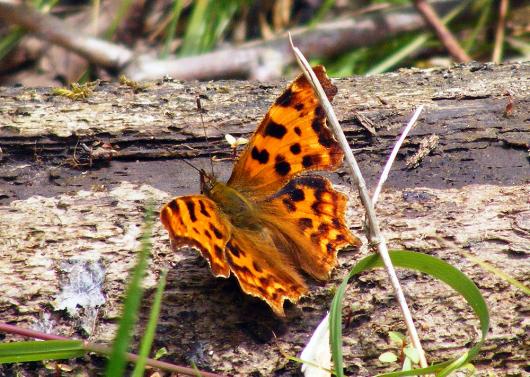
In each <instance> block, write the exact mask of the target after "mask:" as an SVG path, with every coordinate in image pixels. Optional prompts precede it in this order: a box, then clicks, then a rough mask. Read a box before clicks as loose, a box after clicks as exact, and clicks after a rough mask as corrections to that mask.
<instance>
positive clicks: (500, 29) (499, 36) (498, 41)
mask: <svg viewBox="0 0 530 377" xmlns="http://www.w3.org/2000/svg"><path fill="white" fill-rule="evenodd" d="M506 13H508V0H501V3H500V4H499V22H498V24H497V30H496V31H495V47H494V48H493V54H492V57H491V60H492V61H493V62H494V63H500V62H501V60H502V50H503V48H502V47H503V45H504V28H505V24H506Z"/></svg>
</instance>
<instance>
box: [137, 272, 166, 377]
mask: <svg viewBox="0 0 530 377" xmlns="http://www.w3.org/2000/svg"><path fill="white" fill-rule="evenodd" d="M166 277H167V270H164V271H162V273H161V274H160V280H159V282H158V286H157V288H156V292H155V297H154V299H153V306H152V308H151V313H149V322H148V323H147V328H146V330H145V333H144V337H143V339H142V344H141V345H140V353H139V355H138V360H137V361H136V366H135V367H134V371H133V374H132V376H133V377H142V376H143V375H144V368H145V364H146V360H147V357H148V356H149V352H150V351H151V346H152V344H153V339H154V337H155V333H156V325H157V323H158V316H159V315H160V308H161V306H162V296H163V294H164V288H165V287H166Z"/></svg>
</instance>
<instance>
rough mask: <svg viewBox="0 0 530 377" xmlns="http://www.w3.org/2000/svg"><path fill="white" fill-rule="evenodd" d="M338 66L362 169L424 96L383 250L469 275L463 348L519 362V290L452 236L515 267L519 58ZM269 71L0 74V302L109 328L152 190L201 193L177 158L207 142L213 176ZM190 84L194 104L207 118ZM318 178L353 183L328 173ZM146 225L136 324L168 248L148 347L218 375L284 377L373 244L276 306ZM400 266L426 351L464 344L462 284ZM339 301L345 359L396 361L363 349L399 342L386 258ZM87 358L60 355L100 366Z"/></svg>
mask: <svg viewBox="0 0 530 377" xmlns="http://www.w3.org/2000/svg"><path fill="white" fill-rule="evenodd" d="M336 84H337V86H338V88H339V93H338V95H337V97H336V98H335V103H334V105H335V110H336V112H337V114H338V116H339V119H340V120H341V122H342V125H343V127H344V129H345V132H346V134H347V137H348V139H349V141H350V142H351V145H352V148H353V149H354V151H355V154H356V156H357V157H358V159H359V162H360V165H361V168H362V169H363V172H364V174H365V176H366V178H367V181H368V184H369V186H370V187H373V186H374V184H375V182H376V181H377V179H378V176H379V174H380V171H381V170H382V165H383V164H384V162H385V161H386V158H387V156H388V154H389V153H390V150H391V147H392V145H393V143H394V141H395V139H396V137H397V135H398V134H399V132H400V129H401V128H402V125H403V124H404V122H406V120H407V118H408V117H409V116H410V114H411V112H412V111H413V109H414V108H415V107H416V106H417V105H419V104H424V105H425V106H426V108H425V111H424V113H423V114H422V116H421V118H420V122H419V124H418V125H417V127H416V128H415V130H414V131H413V132H412V136H411V137H410V139H409V141H408V143H407V144H406V145H405V146H404V148H403V149H402V151H401V152H400V155H399V159H398V161H397V162H396V165H395V167H394V169H393V172H392V173H391V176H390V179H389V182H388V184H387V185H386V189H385V190H384V192H383V195H382V197H381V199H380V201H379V204H378V214H379V216H380V219H381V222H382V228H383V229H384V234H385V236H386V237H387V239H388V242H389V245H390V246H391V247H392V248H407V249H409V250H416V251H421V252H426V253H429V254H432V255H435V256H437V257H439V258H442V259H444V260H446V261H448V262H450V263H452V264H453V265H455V266H457V267H458V268H460V269H461V270H462V271H464V272H465V273H466V274H467V275H468V276H469V277H471V278H472V279H473V280H474V281H475V282H476V284H477V285H478V287H479V288H480V289H481V291H482V293H483V294H484V296H485V298H486V300H487V302H488V305H489V308H490V311H491V319H492V325H491V331H490V337H489V340H488V341H487V343H486V345H485V347H484V350H483V352H482V353H481V354H480V355H479V356H478V358H477V360H476V366H477V368H478V370H479V373H478V375H484V376H485V375H488V373H493V374H494V375H512V376H518V375H523V374H524V373H525V372H524V371H523V368H524V365H525V364H526V356H527V355H526V354H525V352H526V351H525V349H524V342H525V341H526V335H525V331H527V329H525V326H527V324H525V318H526V317H527V316H528V308H526V307H525V305H524V299H525V298H526V296H525V295H524V293H523V292H522V291H520V290H519V289H518V288H515V287H514V286H512V285H510V284H509V283H507V282H506V281H505V280H503V279H501V278H499V276H497V275H495V274H493V273H491V272H489V271H486V270H484V269H483V268H482V267H480V266H478V265H476V264H475V263H474V262H473V261H471V260H469V259H468V258H467V257H466V254H469V255H473V256H475V257H477V258H480V259H482V260H485V261H487V262H488V263H490V264H492V265H494V266H496V267H497V268H499V269H501V270H503V271H504V272H505V273H508V274H509V275H511V276H512V277H514V278H516V279H518V280H520V281H522V282H526V283H528V280H529V269H528V262H527V255H528V251H529V250H530V208H529V197H530V195H529V194H530V187H529V185H528V182H529V179H530V174H529V171H530V170H529V160H528V148H529V146H530V121H529V119H530V106H529V105H530V64H528V63H524V64H521V63H513V64H506V65H502V66H494V65H483V64H472V65H465V66H457V67H454V68H451V69H431V70H402V71H400V72H398V73H391V74H385V75H380V76H375V77H369V78H366V77H355V78H347V79H340V80H336ZM283 85H284V83H282V84H270V85H269V84H267V85H266V84H257V83H251V82H236V81H218V82H192V83H183V82H172V81H160V82H153V83H150V84H149V85H148V86H147V88H145V90H142V91H137V92H135V91H134V90H133V89H132V88H130V87H127V86H123V85H121V86H120V85H118V84H114V83H101V84H100V85H99V86H98V87H97V88H96V90H95V92H94V93H93V94H92V95H90V96H89V97H88V98H87V99H85V100H81V101H73V100H71V99H69V98H65V97H60V96H54V95H52V94H51V90H50V89H49V88H37V89H30V88H0V113H1V114H2V115H1V117H0V148H1V150H2V153H1V155H0V158H1V165H0V258H1V260H2V263H0V286H1V287H2V294H1V296H0V313H2V318H3V320H4V321H7V322H10V323H13V324H18V325H20V326H26V327H37V328H41V329H47V331H49V332H53V333H56V334H60V335H66V336H72V337H85V338H89V339H90V340H92V341H102V342H109V341H111V339H112V336H113V332H114V330H115V325H116V319H117V318H118V317H119V315H120V302H121V301H120V300H121V298H122V294H123V289H124V285H125V282H126V279H127V272H128V270H129V269H130V268H131V266H132V265H133V264H134V261H135V250H136V249H137V247H138V237H139V235H140V230H141V226H142V216H143V211H144V208H145V205H146V203H147V201H148V199H149V198H154V199H155V201H156V203H157V205H161V204H162V203H164V202H165V201H167V200H168V199H169V198H170V197H172V196H174V195H180V194H185V193H193V192H198V174H196V172H195V171H194V170H193V169H192V168H190V167H189V166H188V165H186V164H184V163H183V162H182V159H183V158H187V159H189V160H190V161H191V162H192V163H193V164H195V165H197V166H198V167H204V168H207V169H209V161H208V159H209V156H214V157H215V158H214V161H215V162H214V168H215V170H216V172H217V173H218V175H220V176H221V177H227V176H228V175H229V174H230V170H231V164H232V161H230V157H231V155H232V151H231V149H230V147H229V146H228V145H227V144H226V142H225V141H224V134H225V133H230V134H232V135H249V134H250V133H251V132H252V131H253V130H254V128H255V127H256V124H257V123H258V121H259V120H260V118H261V117H262V116H263V115H264V114H265V112H266V110H267V108H268V106H269V105H270V103H271V102H272V101H273V100H274V98H275V97H276V96H277V95H278V94H279V93H280V92H281V88H282V87H283ZM197 96H201V98H202V107H203V108H204V109H206V110H207V112H206V113H204V114H202V119H203V121H204V126H203V124H202V120H201V116H200V115H199V114H198V112H197V110H196V97H197ZM363 126H369V127H373V128H374V129H375V131H376V135H375V136H374V135H372V134H371V133H370V132H369V131H368V130H367V127H363ZM369 127H368V128H369ZM205 133H206V134H207V136H208V137H207V139H206V138H205V136H204V135H205ZM433 135H435V136H433ZM426 138H430V140H431V143H432V144H433V145H434V146H433V147H432V148H430V150H429V152H430V153H428V154H427V156H426V157H424V158H423V159H422V160H421V161H418V163H419V165H418V166H417V167H416V168H414V169H411V168H409V167H407V158H408V157H410V156H413V155H414V154H415V153H416V152H417V151H418V148H419V146H420V144H421V141H422V140H424V139H426ZM436 139H437V140H436ZM219 160H221V161H219ZM331 178H332V179H333V180H334V182H335V183H337V184H341V183H342V184H343V185H344V184H346V183H347V182H348V181H349V178H348V177H347V176H346V175H345V173H344V172H343V171H339V172H338V174H332V175H331ZM342 189H343V190H345V191H348V189H346V188H345V186H343V187H342ZM351 197H352V203H351V204H352V206H351V210H350V211H349V219H350V221H351V226H352V229H353V230H354V232H355V233H357V234H359V235H361V234H362V219H363V210H362V208H361V207H360V205H359V203H358V201H357V199H356V194H355V192H352V195H351ZM153 242H154V247H153V259H152V261H151V264H150V271H149V275H148V277H147V280H146V283H145V284H146V286H147V287H148V291H147V297H146V299H145V306H144V311H143V312H142V318H141V323H142V324H145V319H146V313H147V312H148V307H149V304H150V300H151V296H152V293H153V291H152V287H153V286H154V283H155V279H156V276H157V274H158V272H159V271H160V269H161V268H162V267H164V266H167V265H171V266H172V267H171V272H170V274H169V279H168V286H167V289H166V293H165V296H164V298H165V299H164V306H163V309H162V310H163V313H162V316H161V319H160V323H159V327H158V335H157V339H156V345H155V346H156V347H157V348H158V347H162V346H164V347H166V348H167V349H168V351H169V354H168V355H167V356H166V357H165V358H166V359H167V360H169V361H172V362H175V363H181V364H190V363H191V362H194V363H195V364H197V366H198V367H199V368H203V369H208V370H214V371H217V372H220V373H226V374H229V375H293V374H295V375H296V374H297V373H298V372H297V370H298V369H299V366H298V365H297V364H295V363H294V362H290V361H288V360H287V358H286V356H289V355H290V356H296V355H297V354H298V353H299V351H300V350H301V349H302V347H303V346H304V344H305V343H306V342H307V340H308V337H309V335H310V334H311V332H312V330H313V329H314V328H315V326H316V324H317V323H318V322H319V321H320V319H321V318H322V317H323V315H324V314H325V312H326V310H327V309H328V307H329V304H330V302H331V298H332V296H333V292H334V287H335V286H336V284H337V283H338V282H339V281H340V280H341V278H342V277H343V276H344V275H345V274H346V273H347V271H348V269H349V268H351V267H352V266H353V265H354V264H355V261H356V260H358V259H359V258H361V257H362V256H364V255H366V254H367V253H368V252H369V251H368V250H367V249H366V248H363V249H362V250H360V251H348V250H345V251H343V252H341V253H340V254H339V262H340V267H339V268H337V270H336V271H335V272H334V274H333V276H332V279H331V281H330V282H328V283H327V284H317V283H315V282H312V287H311V294H310V295H309V296H307V297H305V298H303V299H302V300H301V301H300V303H299V304H298V305H297V306H294V305H286V313H287V318H286V319H285V320H282V319H278V318H277V317H275V316H274V315H273V314H272V312H271V311H270V310H269V308H268V307H267V305H265V304H263V303H261V302H260V301H259V300H256V299H253V298H250V297H247V296H245V295H243V294H242V293H241V292H240V290H239V287H238V285H237V283H236V282H235V281H233V280H231V279H229V280H226V279H215V278H214V277H212V276H211V274H210V272H209V270H208V267H207V265H206V263H205V262H204V261H203V260H202V258H201V257H199V256H198V255H197V253H195V252H194V251H191V250H183V251H180V252H178V253H175V252H173V251H171V250H170V248H169V240H168V238H167V234H166V233H165V231H163V229H162V228H161V226H160V224H158V223H157V224H156V226H155V230H154V238H153ZM400 277H401V279H402V282H403V285H404V290H405V291H406V293H407V295H408V297H409V301H410V303H411V304H412V310H413V315H414V317H415V319H416V321H417V323H418V327H419V333H420V336H421V337H422V340H423V344H424V347H425V348H426V351H427V354H428V360H429V361H431V362H434V361H436V360H443V359H447V358H449V357H451V356H456V355H457V354H459V353H461V352H463V351H464V350H465V349H466V348H468V347H469V346H470V344H471V343H472V342H473V340H474V339H476V338H477V336H478V335H477V334H478V331H477V323H478V321H477V319H476V318H475V317H474V316H473V313H472V311H471V309H470V308H469V307H467V305H466V304H465V302H464V300H463V299H462V298H461V297H460V296H458V295H457V294H456V293H455V292H453V291H451V290H450V289H449V288H448V287H446V286H444V285H442V284H441V283H438V282H435V281H433V280H432V279H430V278H427V277H425V276H421V275H419V274H416V273H411V272H407V271H400ZM345 316H346V317H347V319H348V321H347V323H346V324H345V328H344V334H345V356H346V365H347V366H348V369H347V372H348V374H349V375H357V376H369V375H373V374H376V373H378V372H381V371H383V370H388V369H389V368H394V369H396V368H397V366H393V367H389V366H385V365H382V364H381V363H380V362H379V361H378V360H377V357H378V356H379V354H381V353H382V352H384V351H386V350H389V349H393V348H394V349H395V347H394V346H393V345H391V344H390V343H389V341H388V336H387V334H388V331H391V330H395V331H404V324H403V322H402V320H401V317H400V313H399V310H398V308H397V306H396V304H395V302H394V300H393V296H392V292H391V290H390V288H389V284H388V281H387V278H386V276H385V274H384V273H383V272H382V271H376V272H371V273H368V274H365V275H363V276H362V277H361V278H359V279H358V280H357V281H356V282H355V283H353V284H352V285H351V288H350V290H349V292H348V299H347V302H346V303H345ZM7 339H13V337H11V336H8V337H7ZM86 361H87V362H86V363H85V364H83V363H81V364H79V361H77V362H72V364H73V365H75V366H76V367H78V368H93V367H94V365H95V364H97V363H96V362H95V361H94V359H87V360H86ZM15 368H16V367H14V366H3V367H0V371H2V372H3V373H9V372H12V371H13V370H15Z"/></svg>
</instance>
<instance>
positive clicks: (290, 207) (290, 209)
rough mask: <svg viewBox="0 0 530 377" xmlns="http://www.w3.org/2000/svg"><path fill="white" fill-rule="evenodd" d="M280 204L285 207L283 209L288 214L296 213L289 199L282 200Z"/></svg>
mask: <svg viewBox="0 0 530 377" xmlns="http://www.w3.org/2000/svg"><path fill="white" fill-rule="evenodd" d="M282 202H283V204H284V205H285V208H286V209H287V211H288V212H294V211H296V206H295V204H294V203H293V201H292V200H291V199H287V198H284V199H283V200H282Z"/></svg>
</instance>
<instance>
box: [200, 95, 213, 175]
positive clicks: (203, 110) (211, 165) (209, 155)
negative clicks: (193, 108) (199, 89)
mask: <svg viewBox="0 0 530 377" xmlns="http://www.w3.org/2000/svg"><path fill="white" fill-rule="evenodd" d="M196 102H197V111H198V112H199V115H200V117H201V123H202V130H203V131H204V139H205V140H206V145H208V144H209V143H208V135H207V133H206V127H205V126H204V118H203V117H202V114H203V113H205V112H206V110H205V109H203V108H202V105H201V97H200V96H197V98H196ZM208 151H209V152H208V158H209V159H210V171H211V176H212V177H213V157H212V151H211V150H209V149H208Z"/></svg>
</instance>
